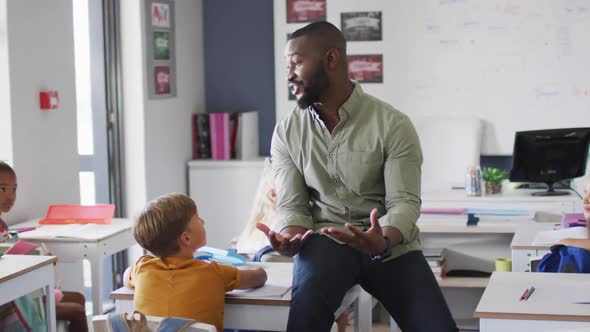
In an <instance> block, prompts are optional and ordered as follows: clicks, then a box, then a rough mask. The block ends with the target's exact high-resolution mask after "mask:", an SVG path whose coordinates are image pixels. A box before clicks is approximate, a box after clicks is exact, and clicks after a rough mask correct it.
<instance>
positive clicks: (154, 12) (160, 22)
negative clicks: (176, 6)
mask: <svg viewBox="0 0 590 332" xmlns="http://www.w3.org/2000/svg"><path fill="white" fill-rule="evenodd" d="M150 12H151V15H150V16H151V18H152V26H153V27H155V28H166V29H168V28H170V6H169V5H168V4H167V3H163V2H152V4H151V9H150Z"/></svg>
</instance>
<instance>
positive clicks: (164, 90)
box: [154, 66, 170, 95]
mask: <svg viewBox="0 0 590 332" xmlns="http://www.w3.org/2000/svg"><path fill="white" fill-rule="evenodd" d="M154 87H155V93H156V95H168V94H170V67H169V66H155V67H154Z"/></svg>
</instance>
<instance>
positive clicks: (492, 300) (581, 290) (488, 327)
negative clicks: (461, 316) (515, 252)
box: [475, 272, 590, 332]
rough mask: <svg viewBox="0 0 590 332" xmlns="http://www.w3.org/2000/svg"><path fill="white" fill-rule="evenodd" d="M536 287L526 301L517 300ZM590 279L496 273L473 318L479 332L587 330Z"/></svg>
mask: <svg viewBox="0 0 590 332" xmlns="http://www.w3.org/2000/svg"><path fill="white" fill-rule="evenodd" d="M530 286H534V287H535V292H534V293H533V294H532V295H531V296H530V298H529V299H528V301H520V300H519V298H520V296H521V295H522V293H523V292H524V290H525V289H527V288H529V287H530ZM589 289H590V275H588V274H583V273H529V272H495V273H494V274H492V277H491V279H490V283H489V284H488V287H487V288H486V290H485V292H484V294H483V296H482V298H481V300H480V301H479V305H478V306H477V309H476V311H475V317H478V318H479V319H480V331H481V332H494V331H501V332H510V331H515V332H516V331H519V332H520V331H536V332H541V331H564V330H566V329H578V328H580V329H584V330H585V331H588V330H590V304H575V303H573V302H575V301H590V292H588V290H589Z"/></svg>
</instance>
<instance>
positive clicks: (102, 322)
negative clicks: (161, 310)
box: [92, 315, 217, 332]
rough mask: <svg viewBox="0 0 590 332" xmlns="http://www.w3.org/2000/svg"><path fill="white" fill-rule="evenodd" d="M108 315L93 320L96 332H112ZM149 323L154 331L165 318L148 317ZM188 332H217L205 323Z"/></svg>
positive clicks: (189, 329)
mask: <svg viewBox="0 0 590 332" xmlns="http://www.w3.org/2000/svg"><path fill="white" fill-rule="evenodd" d="M107 317H108V315H98V316H94V318H92V327H93V329H94V332H111V331H110V330H109V327H108V324H107V321H108V318H107ZM146 319H147V323H148V331H150V332H151V331H154V330H155V329H156V327H157V326H158V324H159V323H160V322H161V321H162V320H163V319H164V317H156V316H146ZM185 331H187V332H217V329H216V328H215V326H214V325H211V324H205V323H194V324H192V325H191V326H189V327H187V328H186V329H185Z"/></svg>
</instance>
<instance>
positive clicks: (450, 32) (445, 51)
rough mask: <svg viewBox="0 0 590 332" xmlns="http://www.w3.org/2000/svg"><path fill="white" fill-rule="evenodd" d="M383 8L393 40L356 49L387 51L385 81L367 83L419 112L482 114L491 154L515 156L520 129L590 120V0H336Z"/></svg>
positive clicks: (354, 7)
mask: <svg viewBox="0 0 590 332" xmlns="http://www.w3.org/2000/svg"><path fill="white" fill-rule="evenodd" d="M285 3H286V2H285V1H275V2H274V5H275V7H274V18H275V20H274V22H275V55H276V59H277V61H276V62H275V75H276V76H275V81H276V88H275V93H276V98H277V101H276V109H277V119H279V118H280V117H281V116H282V115H283V114H285V113H286V112H289V111H291V110H292V109H293V107H294V105H295V103H294V102H293V101H288V98H287V88H286V83H285V75H286V74H285V70H284V68H285V63H284V61H281V60H282V59H283V49H284V45H285V43H286V35H287V33H288V32H293V31H295V30H296V29H297V28H299V27H302V26H304V25H305V24H287V23H286V17H285V13H286V9H285ZM354 11H381V12H382V17H383V22H382V26H383V40H382V41H364V42H349V43H348V53H349V54H371V53H377V54H383V70H384V75H383V76H384V78H383V79H384V82H383V84H363V89H364V90H365V91H366V92H368V93H371V94H373V95H375V96H377V97H379V98H381V99H383V100H385V101H387V102H389V103H390V104H392V105H393V106H395V107H396V108H398V109H399V110H401V111H402V112H404V113H406V114H408V115H410V116H413V115H417V114H429V115H441V114H453V115H474V116H476V117H478V118H480V119H482V120H483V121H484V123H485V128H484V141H483V146H482V153H483V154H511V153H512V146H513V141H514V132H515V131H518V130H531V129H545V128H559V127H582V126H590V120H588V114H589V112H590V106H589V105H590V84H588V80H587V78H588V76H590V63H589V62H588V61H587V59H588V58H590V43H588V38H587V32H588V31H590V4H589V3H588V2H587V1H577V0H559V1H557V0H537V1H504V0H488V1H464V0H463V1H434V0H426V1H389V0H374V1H362V2H361V1H355V0H339V1H329V2H328V4H327V20H328V21H330V22H332V23H333V24H335V25H336V26H337V27H340V13H341V12H354Z"/></svg>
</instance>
